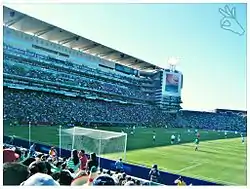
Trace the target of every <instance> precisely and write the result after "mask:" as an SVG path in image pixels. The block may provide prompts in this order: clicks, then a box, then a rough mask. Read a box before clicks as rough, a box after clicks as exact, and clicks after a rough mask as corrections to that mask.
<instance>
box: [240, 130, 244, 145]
mask: <svg viewBox="0 0 250 189" xmlns="http://www.w3.org/2000/svg"><path fill="white" fill-rule="evenodd" d="M240 136H241V142H242V144H244V142H245V139H244V135H243V134H242V133H241V134H240Z"/></svg>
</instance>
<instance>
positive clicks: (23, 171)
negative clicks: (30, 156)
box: [3, 162, 29, 185]
mask: <svg viewBox="0 0 250 189" xmlns="http://www.w3.org/2000/svg"><path fill="white" fill-rule="evenodd" d="M28 176H29V171H28V167H27V166H25V165H22V164H21V163H16V162H12V163H4V164H3V185H20V184H21V183H22V182H23V181H25V180H26V179H27V178H28Z"/></svg>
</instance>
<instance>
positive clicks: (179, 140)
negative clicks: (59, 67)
mask: <svg viewBox="0 0 250 189" xmlns="http://www.w3.org/2000/svg"><path fill="white" fill-rule="evenodd" d="M177 142H178V143H180V142H181V135H180V134H179V135H178V138H177Z"/></svg>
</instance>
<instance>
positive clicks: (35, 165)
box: [28, 161, 48, 176]
mask: <svg viewBox="0 0 250 189" xmlns="http://www.w3.org/2000/svg"><path fill="white" fill-rule="evenodd" d="M28 170H29V172H30V176H31V175H34V174H36V173H44V174H47V173H48V170H47V166H46V163H45V162H43V161H34V162H32V163H31V164H30V165H29V168H28Z"/></svg>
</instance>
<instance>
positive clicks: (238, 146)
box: [4, 125, 247, 185]
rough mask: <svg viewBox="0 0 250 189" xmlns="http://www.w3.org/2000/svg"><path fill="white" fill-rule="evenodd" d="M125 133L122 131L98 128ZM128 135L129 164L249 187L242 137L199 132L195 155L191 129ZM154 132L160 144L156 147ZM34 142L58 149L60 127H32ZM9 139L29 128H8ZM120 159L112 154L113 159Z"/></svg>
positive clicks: (144, 130)
mask: <svg viewBox="0 0 250 189" xmlns="http://www.w3.org/2000/svg"><path fill="white" fill-rule="evenodd" d="M98 129H104V130H112V131H119V132H120V131H121V129H122V128H121V127H113V128H98ZM123 129H124V130H125V132H127V133H128V143H127V154H126V161H127V162H128V163H132V164H137V165H143V166H147V167H151V166H152V164H158V166H159V168H160V170H164V171H168V172H171V173H176V174H180V175H185V176H190V177H194V178H199V179H203V180H208V181H212V182H217V183H222V184H225V185H246V171H247V170H246V169H247V168H246V163H247V155H246V143H245V144H242V143H241V138H240V135H239V134H235V133H228V138H227V139H225V137H224V133H223V132H220V133H219V132H214V131H201V130H200V131H199V132H200V134H201V142H200V146H199V148H200V149H199V151H194V143H193V141H194V139H195V135H194V133H193V132H191V133H188V132H187V129H171V128H168V129H165V128H156V129H153V128H152V129H151V128H136V130H135V134H134V136H132V135H131V134H129V133H130V130H127V129H125V128H123ZM153 130H155V132H156V142H155V144H153V142H152V136H153ZM31 133H32V134H31V137H32V139H33V140H34V141H38V142H42V143H46V144H51V145H56V146H57V145H58V141H59V140H58V128H57V127H47V126H46V127H45V126H42V127H32V128H31ZM4 134H5V135H16V136H17V137H21V138H26V139H27V138H28V127H25V126H24V127H14V126H9V125H8V126H6V125H5V126H4ZM172 134H175V135H178V134H181V140H182V142H181V144H177V145H171V144H170V136H171V135H172ZM114 157H117V156H115V154H110V155H109V158H114Z"/></svg>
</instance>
